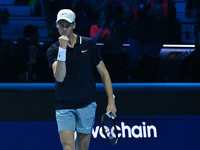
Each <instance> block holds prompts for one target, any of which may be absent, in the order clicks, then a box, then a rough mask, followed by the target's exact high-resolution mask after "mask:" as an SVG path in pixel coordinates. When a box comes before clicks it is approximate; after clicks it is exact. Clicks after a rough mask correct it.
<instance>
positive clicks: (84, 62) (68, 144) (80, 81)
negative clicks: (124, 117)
mask: <svg viewBox="0 0 200 150" xmlns="http://www.w3.org/2000/svg"><path fill="white" fill-rule="evenodd" d="M75 18H76V16H75V14H74V12H73V11H71V10H69V9H62V10H60V11H59V12H58V14H57V20H56V26H57V28H58V31H59V33H60V37H59V39H58V42H56V43H54V44H52V45H51V46H50V48H49V49H48V50H47V57H48V61H49V65H50V67H51V68H52V70H53V75H54V77H55V80H56V81H55V107H56V121H57V125H58V131H59V135H60V140H61V143H62V146H63V149H64V150H75V147H76V146H77V149H78V150H88V148H89V143H90V137H91V132H92V127H93V124H94V121H95V112H96V107H97V104H96V102H95V99H96V86H95V78H94V74H93V71H94V70H93V69H94V66H95V67H96V69H97V70H98V72H99V74H100V76H101V78H102V81H103V83H104V87H105V90H106V93H107V97H108V105H107V109H106V111H107V112H108V111H110V112H112V114H113V115H114V116H116V111H117V110H116V106H115V101H114V99H113V90H112V84H111V79H110V76H109V73H108V71H107V69H106V67H105V65H104V62H103V61H102V57H101V55H100V53H99V51H98V50H97V49H96V45H95V42H94V41H93V40H92V39H91V38H88V37H82V36H79V35H77V34H75V33H74V32H73V30H74V29H75V27H76V22H75ZM75 131H76V132H77V143H76V146H75V141H74V132H75Z"/></svg>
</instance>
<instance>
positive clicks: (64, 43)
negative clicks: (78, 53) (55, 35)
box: [59, 35, 69, 49]
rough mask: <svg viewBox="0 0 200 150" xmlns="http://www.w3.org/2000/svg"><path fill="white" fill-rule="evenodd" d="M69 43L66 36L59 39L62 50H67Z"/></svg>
mask: <svg viewBox="0 0 200 150" xmlns="http://www.w3.org/2000/svg"><path fill="white" fill-rule="evenodd" d="M68 42H69V38H68V37H66V36H65V35H62V36H60V37H59V43H60V48H63V49H66V48H67V44H68Z"/></svg>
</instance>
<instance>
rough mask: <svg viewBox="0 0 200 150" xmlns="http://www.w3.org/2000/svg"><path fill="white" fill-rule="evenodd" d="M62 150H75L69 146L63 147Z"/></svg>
mask: <svg viewBox="0 0 200 150" xmlns="http://www.w3.org/2000/svg"><path fill="white" fill-rule="evenodd" d="M63 150H75V149H74V148H73V147H72V146H70V145H64V146H63Z"/></svg>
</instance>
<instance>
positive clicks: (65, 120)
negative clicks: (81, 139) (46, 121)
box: [56, 109, 76, 150]
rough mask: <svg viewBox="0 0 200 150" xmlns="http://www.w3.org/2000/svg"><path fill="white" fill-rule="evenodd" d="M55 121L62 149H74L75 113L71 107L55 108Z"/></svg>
mask: <svg viewBox="0 0 200 150" xmlns="http://www.w3.org/2000/svg"><path fill="white" fill-rule="evenodd" d="M56 122H57V126H58V131H59V135H60V141H61V144H62V146H63V150H75V142H74V132H75V128H76V114H75V110H73V109H63V110H56Z"/></svg>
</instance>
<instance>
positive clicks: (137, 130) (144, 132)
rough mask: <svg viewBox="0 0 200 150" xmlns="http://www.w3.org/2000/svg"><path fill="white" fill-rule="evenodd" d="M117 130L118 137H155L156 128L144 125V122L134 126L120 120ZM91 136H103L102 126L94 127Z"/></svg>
mask: <svg viewBox="0 0 200 150" xmlns="http://www.w3.org/2000/svg"><path fill="white" fill-rule="evenodd" d="M117 130H118V137H119V138H157V128H156V127H155V126H154V125H146V122H142V124H141V125H134V126H129V125H125V123H124V122H121V126H118V125H117ZM92 136H93V138H98V137H99V136H100V137H102V138H105V136H104V134H103V129H102V127H100V126H96V127H94V128H93V129H92Z"/></svg>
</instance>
